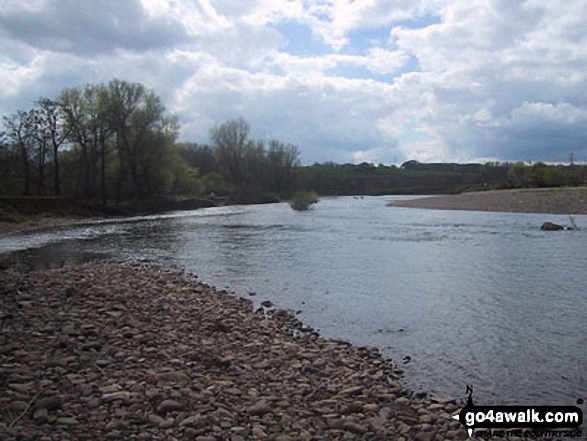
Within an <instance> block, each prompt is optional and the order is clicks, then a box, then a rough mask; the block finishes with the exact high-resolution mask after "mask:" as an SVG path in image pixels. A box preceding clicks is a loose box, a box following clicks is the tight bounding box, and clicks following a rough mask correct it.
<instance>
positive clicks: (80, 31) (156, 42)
mask: <svg viewBox="0 0 587 441" xmlns="http://www.w3.org/2000/svg"><path fill="white" fill-rule="evenodd" d="M1 8H2V9H1V12H2V13H1V14H0V29H2V36H3V37H4V38H8V39H14V40H17V41H21V42H23V43H26V44H28V45H30V46H33V47H36V48H38V49H44V50H51V51H56V52H70V53H75V54H78V55H86V56H91V55H96V54H100V53H105V52H112V51H114V50H116V49H125V50H131V51H135V52H142V51H147V50H152V49H156V48H162V47H172V46H174V45H177V44H181V43H183V42H186V40H187V33H186V30H185V29H184V27H183V26H182V25H181V23H179V22H177V20H175V19H174V18H173V17H171V16H169V17H167V16H166V17H161V16H160V17H158V20H154V19H152V18H151V17H150V16H149V14H147V12H146V10H145V9H144V8H143V7H142V5H141V3H140V2H139V1H138V0H128V1H124V2H121V1H118V0H104V1H100V2H99V3H97V2H95V1H92V0H46V1H36V2H23V3H21V2H12V3H8V2H5V4H3V5H2V6H1Z"/></svg>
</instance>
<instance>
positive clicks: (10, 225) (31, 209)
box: [0, 197, 225, 236]
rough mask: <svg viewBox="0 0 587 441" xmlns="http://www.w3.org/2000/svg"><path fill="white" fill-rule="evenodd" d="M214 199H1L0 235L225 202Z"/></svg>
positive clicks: (205, 206) (206, 206) (203, 206)
mask: <svg viewBox="0 0 587 441" xmlns="http://www.w3.org/2000/svg"><path fill="white" fill-rule="evenodd" d="M224 203H225V201H224V200H221V199H217V200H215V201H212V200H210V199H201V198H189V199H183V200H173V199H161V198H155V199H149V200H142V201H134V202H132V203H127V204H125V205H121V206H118V207H101V206H96V205H89V204H85V203H83V202H77V201H73V200H69V199H62V198H34V197H30V198H0V236H2V235H5V234H16V233H26V232H30V231H35V230H39V229H45V228H54V227H61V226H67V225H79V224H84V223H92V222H94V221H96V220H99V219H116V218H125V217H132V216H144V215H151V214H160V213H165V212H169V211H181V210H197V209H200V208H209V207H214V206H218V205H222V204H224Z"/></svg>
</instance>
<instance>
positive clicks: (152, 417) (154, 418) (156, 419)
mask: <svg viewBox="0 0 587 441" xmlns="http://www.w3.org/2000/svg"><path fill="white" fill-rule="evenodd" d="M147 421H149V422H150V423H151V424H153V425H155V426H159V425H161V424H163V422H164V421H165V419H164V418H162V417H160V416H159V415H156V414H154V413H150V414H149V415H147Z"/></svg>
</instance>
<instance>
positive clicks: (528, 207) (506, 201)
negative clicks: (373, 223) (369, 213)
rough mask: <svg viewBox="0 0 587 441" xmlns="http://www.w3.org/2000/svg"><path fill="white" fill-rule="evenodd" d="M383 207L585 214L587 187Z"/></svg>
mask: <svg viewBox="0 0 587 441" xmlns="http://www.w3.org/2000/svg"><path fill="white" fill-rule="evenodd" d="M387 205H388V206H389V207H409V208H425V209H435V210H469V211H489V212H510V213H544V214H563V215H564V214H566V215H574V214H587V187H573V188H545V189H515V190H489V191H479V192H471V193H461V194H457V195H444V196H435V197H428V198H419V199H410V200H401V201H390V202H389V203H388V204H387Z"/></svg>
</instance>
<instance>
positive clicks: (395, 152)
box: [0, 0, 587, 164]
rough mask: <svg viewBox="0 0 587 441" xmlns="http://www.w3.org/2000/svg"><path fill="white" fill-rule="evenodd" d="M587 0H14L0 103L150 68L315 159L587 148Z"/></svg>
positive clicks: (397, 159)
mask: <svg viewBox="0 0 587 441" xmlns="http://www.w3.org/2000/svg"><path fill="white" fill-rule="evenodd" d="M585 23H587V2H586V1H585V0H458V1H457V0H452V1H448V0H246V1H245V0H124V1H121V0H0V84H1V86H0V115H2V116H5V115H10V114H13V113H15V112H16V111H17V110H19V109H23V110H24V109H28V108H31V107H33V106H34V103H35V101H37V100H38V99H39V98H40V97H55V96H56V95H57V94H58V93H59V92H60V91H61V90H62V89H63V88H65V87H73V86H83V85H85V84H88V83H93V84H95V83H106V82H108V81H109V80H110V79H112V78H119V79H123V80H126V81H129V82H139V83H142V84H144V85H145V86H146V87H148V88H150V89H152V90H153V91H154V92H155V93H156V94H158V95H159V96H160V97H161V98H162V100H163V102H164V103H165V106H166V108H167V110H168V112H169V113H171V114H175V115H177V116H178V118H179V121H180V123H181V134H180V140H181V141H190V142H198V143H208V144H209V143H211V139H210V130H211V129H212V128H213V127H214V126H216V125H218V124H220V123H222V122H224V121H226V120H228V119H232V118H237V117H241V116H242V117H244V118H245V119H246V120H247V121H248V122H249V124H250V126H251V137H253V138H254V139H260V140H269V139H278V140H280V141H283V142H287V143H292V144H295V145H297V146H298V148H299V149H300V151H301V160H302V163H304V164H311V163H314V162H326V161H333V162H338V163H347V162H352V163H360V162H364V161H366V162H372V163H375V164H379V163H384V164H401V163H402V162H404V161H407V160H411V159H415V160H418V161H421V162H486V161H502V162H503V161H509V162H511V161H517V160H522V161H533V162H536V161H544V162H563V163H564V162H568V160H569V157H570V154H571V153H573V155H574V158H575V162H583V161H587V25H585Z"/></svg>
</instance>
